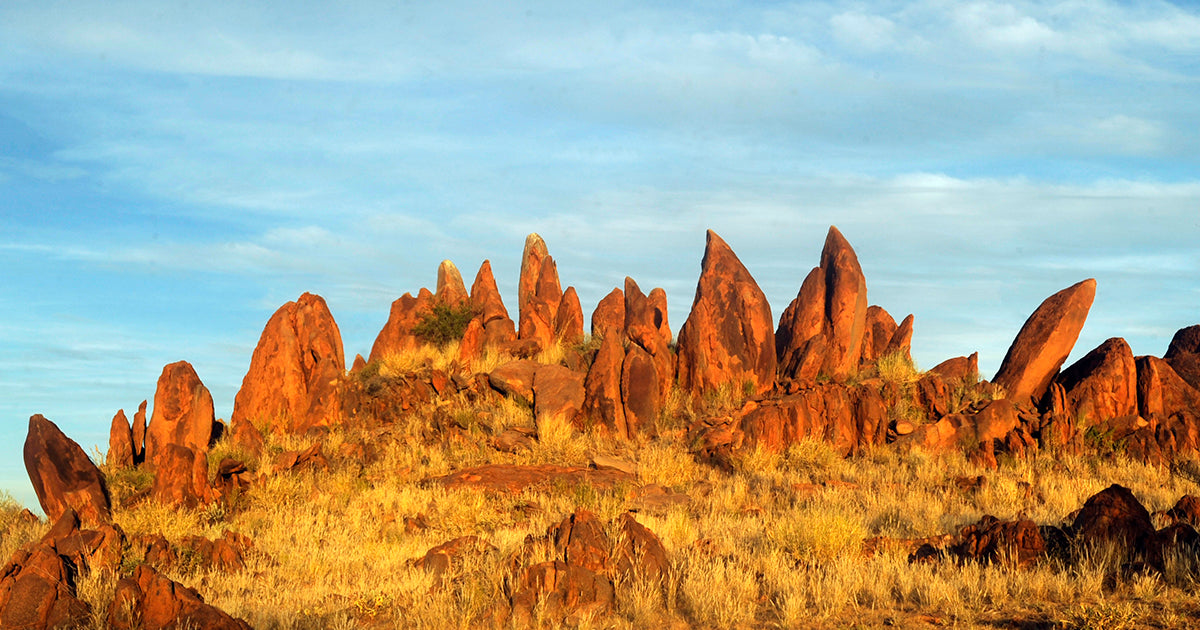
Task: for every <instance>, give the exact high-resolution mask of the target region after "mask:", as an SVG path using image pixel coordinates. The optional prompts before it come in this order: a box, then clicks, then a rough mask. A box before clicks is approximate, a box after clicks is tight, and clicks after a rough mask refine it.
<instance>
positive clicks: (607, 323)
mask: <svg viewBox="0 0 1200 630" xmlns="http://www.w3.org/2000/svg"><path fill="white" fill-rule="evenodd" d="M624 331H625V294H624V292H622V291H621V290H620V289H613V290H612V291H611V292H610V293H609V294H608V295H606V296H604V298H603V299H601V300H600V303H599V304H597V305H596V310H594V311H592V337H597V338H599V337H607V336H610V335H621V334H623V333H624Z"/></svg>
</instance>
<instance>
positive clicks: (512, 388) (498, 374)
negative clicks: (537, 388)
mask: <svg viewBox="0 0 1200 630" xmlns="http://www.w3.org/2000/svg"><path fill="white" fill-rule="evenodd" d="M541 366H542V364H541V363H538V362H537V361H531V360H529V359H518V360H516V361H509V362H508V363H505V364H503V365H501V366H499V367H497V368H496V369H494V370H492V372H491V374H489V375H488V382H489V383H490V384H491V386H492V387H493V388H495V389H496V391H498V392H500V393H501V394H504V395H505V396H508V397H509V398H513V399H515V400H520V401H523V402H524V403H526V404H528V405H532V404H533V377H534V374H535V373H536V372H537V371H538V368H540V367H541Z"/></svg>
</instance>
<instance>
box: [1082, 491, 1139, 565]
mask: <svg viewBox="0 0 1200 630" xmlns="http://www.w3.org/2000/svg"><path fill="white" fill-rule="evenodd" d="M1072 529H1073V530H1074V532H1075V536H1076V537H1077V538H1078V539H1080V540H1082V541H1085V542H1089V543H1099V542H1103V541H1113V542H1118V543H1121V544H1123V545H1125V546H1126V547H1127V548H1129V549H1131V550H1135V549H1141V548H1144V547H1145V546H1146V544H1147V543H1148V542H1149V541H1150V540H1151V538H1153V536H1154V524H1153V523H1152V522H1151V521H1150V513H1149V512H1147V511H1146V508H1145V507H1143V506H1142V504H1141V503H1140V502H1139V501H1138V500H1137V498H1135V497H1134V496H1133V493H1132V492H1130V491H1129V489H1128V488H1126V487H1124V486H1121V485H1118V484H1113V485H1111V486H1109V487H1107V488H1105V489H1104V490H1101V491H1100V492H1098V493H1097V494H1094V495H1092V496H1091V497H1090V498H1088V500H1087V502H1085V503H1084V504H1083V508H1082V509H1080V510H1079V514H1078V515H1076V516H1075V521H1074V523H1073V524H1072Z"/></svg>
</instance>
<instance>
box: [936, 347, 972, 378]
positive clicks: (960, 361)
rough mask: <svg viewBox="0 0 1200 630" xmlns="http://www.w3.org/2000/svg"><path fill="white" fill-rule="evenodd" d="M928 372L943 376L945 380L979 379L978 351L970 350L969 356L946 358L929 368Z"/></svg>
mask: <svg viewBox="0 0 1200 630" xmlns="http://www.w3.org/2000/svg"><path fill="white" fill-rule="evenodd" d="M929 371H930V372H932V373H934V374H937V375H938V376H941V377H942V378H944V379H945V380H946V381H947V382H954V381H963V380H968V381H971V382H975V381H977V380H979V353H978V352H972V353H971V356H969V357H954V358H951V359H946V360H945V361H942V362H941V363H939V364H937V365H935V366H933V367H932V368H930V369H929Z"/></svg>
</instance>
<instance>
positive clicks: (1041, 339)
mask: <svg viewBox="0 0 1200 630" xmlns="http://www.w3.org/2000/svg"><path fill="white" fill-rule="evenodd" d="M1095 297H1096V281H1095V280H1094V279H1091V278H1089V279H1087V280H1084V281H1082V282H1079V283H1077V284H1074V285H1072V286H1070V287H1067V288H1066V289H1063V290H1062V291H1059V292H1058V293H1055V294H1054V295H1052V296H1050V297H1048V298H1046V300H1045V301H1044V302H1042V304H1041V306H1038V308H1037V310H1035V311H1034V312H1033V314H1032V315H1030V316H1029V319H1028V320H1026V321H1025V325H1024V326H1022V327H1021V331H1020V332H1018V333H1017V337H1016V338H1015V339H1014V340H1013V343H1012V345H1011V346H1010V347H1009V348H1008V353H1007V354H1005V355H1004V361H1003V362H1001V364H1000V369H999V370H998V371H997V372H996V377H995V378H993V379H992V382H993V383H995V384H997V385H1000V386H1001V387H1003V388H1004V391H1005V392H1007V394H1008V397H1009V398H1012V399H1013V400H1017V401H1022V400H1028V399H1030V398H1032V399H1033V400H1034V401H1035V402H1036V401H1039V400H1041V398H1042V395H1043V394H1045V393H1046V389H1047V388H1049V387H1050V382H1051V381H1052V380H1053V379H1054V376H1055V375H1056V374H1057V373H1058V369H1059V368H1060V367H1062V364H1063V362H1064V361H1066V360H1067V356H1068V355H1070V354H1071V349H1072V348H1074V347H1075V341H1076V340H1077V339H1078V338H1079V332H1080V331H1081V330H1083V324H1084V322H1085V321H1087V316H1088V311H1089V310H1091V307H1092V300H1093V299H1094V298H1095Z"/></svg>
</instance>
